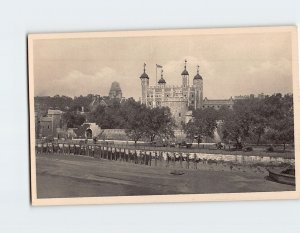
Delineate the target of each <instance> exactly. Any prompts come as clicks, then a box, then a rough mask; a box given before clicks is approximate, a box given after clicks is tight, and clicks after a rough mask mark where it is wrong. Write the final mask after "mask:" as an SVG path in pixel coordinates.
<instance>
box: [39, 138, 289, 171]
mask: <svg viewBox="0 0 300 233" xmlns="http://www.w3.org/2000/svg"><path fill="white" fill-rule="evenodd" d="M36 153H37V154H41V153H43V154H52V153H57V154H68V155H83V156H89V157H94V158H98V159H106V160H114V161H122V162H129V163H134V164H144V165H148V166H161V167H173V168H190V164H191V163H192V164H193V167H194V168H197V163H199V162H202V163H207V164H218V163H229V164H255V163H262V164H274V165H275V164H294V163H295V160H294V158H284V157H279V156H276V157H271V156H259V155H250V156H243V155H232V154H227V155H224V154H212V153H202V152H195V151H193V150H189V149H181V148H156V147H147V146H131V145H127V146H126V145H114V144H112V143H110V144H108V143H98V144H85V143H37V146H36Z"/></svg>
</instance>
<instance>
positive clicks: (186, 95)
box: [140, 60, 233, 127]
mask: <svg viewBox="0 0 300 233" xmlns="http://www.w3.org/2000/svg"><path fill="white" fill-rule="evenodd" d="M140 79H141V85H142V97H141V103H142V104H145V105H146V106H147V107H150V108H155V107H169V108H170V110H171V113H172V115H173V117H174V119H175V123H176V125H177V127H181V125H182V124H183V123H186V121H187V119H188V118H190V111H189V110H193V109H199V108H208V107H213V108H215V109H219V108H220V106H226V107H228V108H232V106H233V99H232V98H231V99H228V100H208V99H207V98H205V99H203V78H202V76H201V75H200V74H199V66H197V70H196V75H195V76H194V77H193V79H192V81H191V82H190V76H189V72H188V70H187V61H186V60H185V63H184V70H183V71H182V73H181V80H182V83H181V85H180V86H174V85H167V84H166V81H165V79H164V77H163V70H161V77H160V79H159V81H158V82H157V83H156V84H155V85H154V86H150V85H149V79H150V78H149V76H148V75H147V73H146V64H144V72H143V73H142V75H141V76H140Z"/></svg>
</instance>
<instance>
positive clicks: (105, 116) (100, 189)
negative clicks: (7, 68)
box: [28, 26, 300, 205]
mask: <svg viewBox="0 0 300 233" xmlns="http://www.w3.org/2000/svg"><path fill="white" fill-rule="evenodd" d="M28 71H29V72H28V73H29V77H28V83H29V115H30V122H29V123H30V164H31V200H32V204H33V205H64V204H113V203H150V202H193V201H223V200H224V201H225V200H266V199H295V198H299V176H298V174H299V171H298V170H299V169H300V168H299V161H298V158H296V157H297V156H296V155H297V154H299V145H300V144H299V83H298V47H297V28H296V27H294V26H285V27H261V28H259V27H253V28H219V29H178V30H149V31H112V32H87V33H50V34H29V35H28ZM297 120H298V121H297ZM297 124H298V125H297ZM296 177H297V178H298V179H296ZM297 183H298V185H297Z"/></svg>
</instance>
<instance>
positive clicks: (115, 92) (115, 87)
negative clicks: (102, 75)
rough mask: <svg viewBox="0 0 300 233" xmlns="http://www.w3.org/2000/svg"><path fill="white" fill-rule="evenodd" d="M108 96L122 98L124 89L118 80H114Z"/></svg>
mask: <svg viewBox="0 0 300 233" xmlns="http://www.w3.org/2000/svg"><path fill="white" fill-rule="evenodd" d="M108 96H109V98H111V99H122V90H121V87H120V84H119V83H118V82H112V84H111V87H110V90H109V94H108Z"/></svg>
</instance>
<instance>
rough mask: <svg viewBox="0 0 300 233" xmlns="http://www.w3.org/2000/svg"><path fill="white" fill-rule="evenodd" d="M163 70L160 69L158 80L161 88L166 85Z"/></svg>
mask: <svg viewBox="0 0 300 233" xmlns="http://www.w3.org/2000/svg"><path fill="white" fill-rule="evenodd" d="M163 72H164V71H163V70H161V77H160V80H159V81H158V86H160V87H161V88H164V87H165V86H166V80H165V79H164V76H163Z"/></svg>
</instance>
